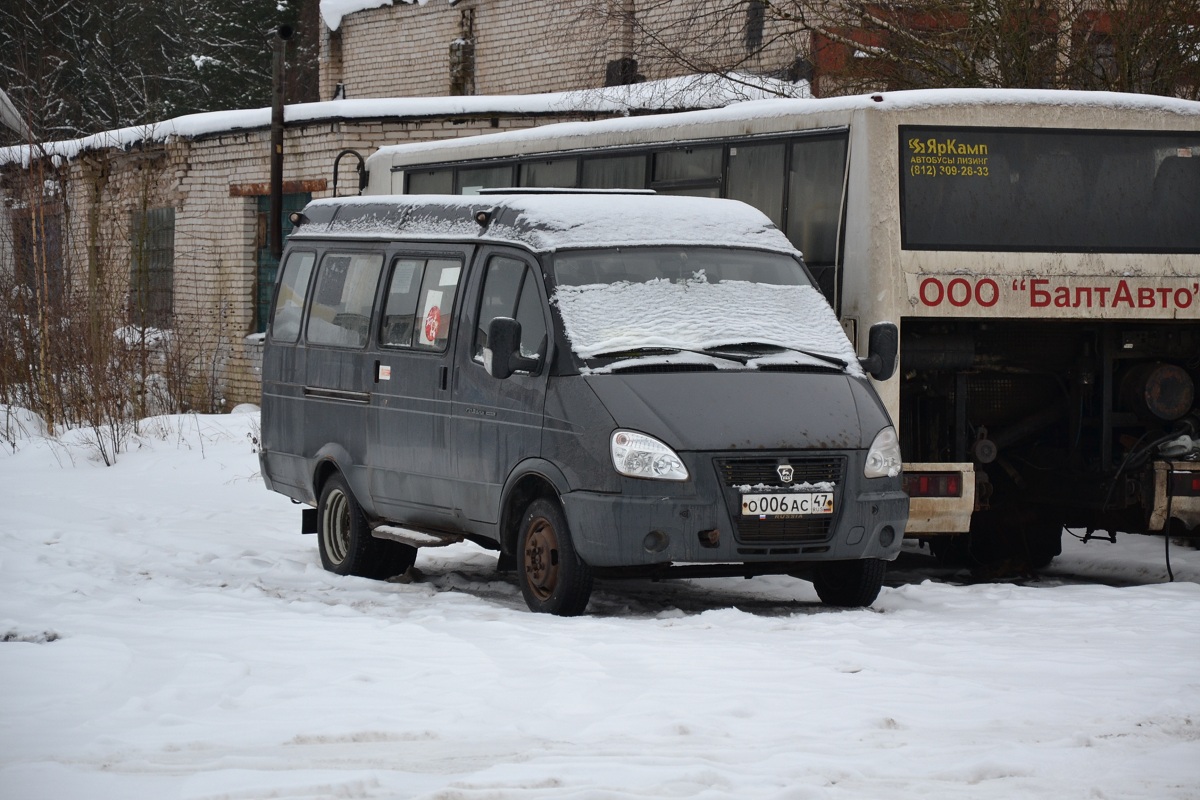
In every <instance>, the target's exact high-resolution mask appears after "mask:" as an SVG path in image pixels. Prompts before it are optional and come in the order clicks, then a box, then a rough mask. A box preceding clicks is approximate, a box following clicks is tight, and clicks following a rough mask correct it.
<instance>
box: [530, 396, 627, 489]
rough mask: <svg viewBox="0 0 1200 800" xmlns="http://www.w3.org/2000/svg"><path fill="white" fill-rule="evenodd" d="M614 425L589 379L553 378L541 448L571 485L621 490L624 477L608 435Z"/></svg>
mask: <svg viewBox="0 0 1200 800" xmlns="http://www.w3.org/2000/svg"><path fill="white" fill-rule="evenodd" d="M615 428H616V423H615V422H613V418H612V415H611V414H609V413H608V409H607V408H605V406H604V403H602V402H600V398H599V397H597V396H596V392H595V391H594V390H593V388H592V385H591V382H590V381H589V379H588V378H585V377H582V376H579V375H564V376H557V377H555V378H554V379H553V380H551V381H550V385H549V387H548V388H547V390H546V415H545V427H544V429H543V432H542V451H543V453H544V454H545V457H546V458H547V459H548V460H550V461H552V462H554V463H555V464H557V465H558V466H559V467H560V468H561V470H562V474H563V476H564V478H565V479H566V481H567V483H568V485H569V486H570V488H572V489H582V488H586V489H588V490H589V491H593V492H608V493H612V494H616V493H618V492H620V491H621V481H622V478H621V476H620V474H618V473H617V471H616V470H615V469H613V465H612V456H611V455H609V437H610V435H611V434H612V431H613V430H614V429H615Z"/></svg>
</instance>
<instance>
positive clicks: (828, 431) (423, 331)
mask: <svg viewBox="0 0 1200 800" xmlns="http://www.w3.org/2000/svg"><path fill="white" fill-rule="evenodd" d="M295 222H297V223H298V225H297V227H296V228H295V230H294V232H293V233H292V235H291V237H290V238H289V241H288V245H287V249H286V251H285V253H284V257H283V261H282V267H281V269H280V274H279V280H278V284H277V287H276V297H275V306H274V311H273V317H272V320H271V325H270V328H269V332H268V335H267V339H266V345H265V350H264V357H263V399H262V452H261V456H260V457H261V462H262V475H263V478H264V480H265V482H266V484H267V486H268V488H270V489H273V490H275V491H277V492H281V493H283V494H285V495H287V496H289V497H291V498H293V499H294V500H296V501H298V502H301V503H305V504H308V505H310V506H313V508H311V509H308V510H306V512H305V514H304V515H303V530H305V532H314V533H317V534H318V536H317V539H318V542H319V550H320V556H321V561H322V564H323V565H324V566H325V568H326V569H329V570H332V571H333V572H336V573H339V574H344V575H359V576H366V577H376V578H386V577H389V576H392V575H396V574H399V573H402V572H404V571H405V570H406V569H407V568H408V567H409V566H411V565H412V564H413V561H414V559H415V557H416V553H417V547H419V546H423V545H436V544H446V543H450V542H455V541H460V540H464V539H466V540H471V541H473V542H476V543H478V544H480V545H482V546H484V547H487V548H491V549H494V550H498V551H499V566H500V567H501V568H515V570H516V573H517V577H518V583H519V584H520V587H521V591H522V594H523V595H524V598H525V600H526V602H527V604H528V605H529V607H530V608H531V609H532V610H534V611H542V612H549V613H554V614H561V615H572V614H578V613H581V612H582V611H583V610H584V609H585V608H586V606H587V602H588V598H589V596H590V593H591V591H592V586H593V580H594V579H597V578H599V579H605V578H616V577H622V576H663V577H666V576H675V575H678V576H687V577H694V576H718V575H746V576H752V575H759V574H767V573H785V574H795V575H800V576H804V577H810V578H811V579H812V580H813V582H814V583H815V585H816V588H817V592H818V594H819V596H820V598H821V600H822V601H823V602H825V603H828V604H831V605H843V606H856V605H866V604H869V603H871V602H872V601H873V600H874V599H875V597H876V595H877V594H878V591H879V588H880V586H881V584H882V581H883V576H884V570H885V565H886V562H887V561H888V560H891V559H894V558H895V557H896V555H897V553H898V552H899V548H900V543H901V537H902V533H903V531H904V525H905V522H906V518H907V513H908V499H907V497H906V495H905V494H904V493H903V491H902V490H901V476H900V464H901V459H900V452H899V447H898V444H897V439H896V435H895V431H894V429H893V427H892V424H891V421H890V420H889V419H888V416H887V413H886V412H885V410H884V408H883V405H882V404H881V402H880V400H879V398H878V397H877V396H876V393H875V391H874V389H873V388H872V385H871V381H870V380H869V379H868V373H869V374H870V375H871V376H873V377H874V378H875V379H877V380H887V379H888V378H889V377H890V375H891V372H892V370H893V365H894V363H895V357H896V333H895V327H894V326H892V325H889V324H882V325H879V326H876V328H875V329H873V330H872V332H871V337H870V339H871V345H870V352H869V353H868V355H867V356H865V357H863V358H859V357H858V356H857V355H856V353H855V352H854V350H853V348H852V347H851V345H850V343H849V341H848V340H847V339H846V337H845V335H844V334H843V332H842V330H841V328H840V326H839V324H838V322H837V319H836V318H835V316H834V314H833V312H832V310H831V309H830V308H829V306H828V305H827V303H826V302H825V300H824V298H823V297H822V296H821V294H820V292H819V291H817V289H816V288H814V286H813V281H812V278H811V275H810V274H809V273H808V271H807V269H806V268H805V266H804V263H803V260H802V258H801V255H800V254H799V253H798V252H797V251H796V250H795V249H794V248H793V247H792V245H791V244H790V243H789V242H788V240H787V239H786V238H785V237H784V236H783V235H782V234H781V233H780V232H779V231H778V230H776V229H775V228H774V226H773V225H772V224H771V222H770V220H769V219H768V218H767V217H765V216H764V215H762V214H761V213H760V212H758V211H756V210H754V209H752V208H751V207H750V206H747V205H744V204H742V203H738V202H735V201H731V200H715V199H705V198H693V197H665V196H656V195H649V194H612V193H591V194H583V193H579V194H569V193H562V194H536V193H530V194H519V193H510V194H503V195H500V194H497V195H482V196H474V197H453V196H403V197H399V196H397V197H361V198H349V199H337V200H325V201H317V202H314V203H311V204H310V205H309V206H308V207H307V208H306V209H305V210H304V211H303V212H302V214H300V215H297V216H296V217H295Z"/></svg>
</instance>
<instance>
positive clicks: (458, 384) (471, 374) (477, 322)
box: [454, 251, 549, 523]
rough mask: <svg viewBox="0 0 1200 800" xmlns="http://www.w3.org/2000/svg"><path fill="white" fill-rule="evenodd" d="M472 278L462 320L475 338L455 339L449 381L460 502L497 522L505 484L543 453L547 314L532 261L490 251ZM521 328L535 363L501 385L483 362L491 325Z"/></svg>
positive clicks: (478, 518) (470, 513) (472, 513)
mask: <svg viewBox="0 0 1200 800" xmlns="http://www.w3.org/2000/svg"><path fill="white" fill-rule="evenodd" d="M480 263H482V264H484V265H485V269H483V270H476V274H475V277H474V279H473V280H472V289H471V294H470V297H471V298H473V299H474V302H472V303H470V304H469V309H470V310H469V315H470V319H469V320H467V321H468V322H469V323H470V324H471V325H472V328H473V330H474V335H466V334H467V330H466V329H465V328H464V331H463V335H460V336H459V337H458V345H457V348H458V356H457V358H456V360H455V363H456V364H457V365H458V366H457V369H456V375H455V381H454V441H455V448H454V451H455V458H456V459H457V472H458V480H459V492H460V499H461V501H462V504H463V511H464V513H465V514H466V516H467V518H468V519H470V520H473V521H475V522H485V523H495V522H497V521H499V518H500V493H501V491H502V489H503V488H504V482H505V480H506V479H507V478H508V476H509V474H510V473H511V472H512V471H513V469H514V468H516V466H517V465H518V464H520V463H521V461H522V460H524V459H527V458H535V457H537V456H539V455H540V454H541V444H542V419H543V409H544V406H545V401H546V380H547V373H548V369H547V353H548V352H549V344H548V337H547V331H548V330H549V313H548V309H547V306H546V297H545V294H546V289H545V285H544V283H543V281H542V279H541V277H542V272H541V270H540V269H539V268H538V266H537V264H536V263H535V262H534V261H533V260H532V259H531V258H529V257H527V256H526V255H525V254H522V253H518V252H516V251H512V252H502V251H490V252H487V253H485V254H484V255H483V257H482V259H481V261H480ZM496 317H512V318H513V319H516V320H517V321H518V322H520V323H521V353H522V355H525V356H529V357H534V358H537V360H538V366H537V368H536V369H534V370H533V371H532V372H516V373H514V374H513V375H511V376H510V377H508V378H506V379H504V380H497V379H495V378H493V377H492V376H491V375H489V374H488V372H487V369H486V368H485V367H484V363H483V348H484V346H485V345H486V344H487V329H488V325H489V323H491V321H492V320H493V319H494V318H496Z"/></svg>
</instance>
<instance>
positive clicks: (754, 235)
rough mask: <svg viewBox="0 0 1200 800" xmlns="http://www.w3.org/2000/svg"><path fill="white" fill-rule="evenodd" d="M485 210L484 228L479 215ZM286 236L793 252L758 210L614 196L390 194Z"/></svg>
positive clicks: (546, 248)
mask: <svg viewBox="0 0 1200 800" xmlns="http://www.w3.org/2000/svg"><path fill="white" fill-rule="evenodd" d="M484 210H489V211H491V222H490V223H489V224H488V225H487V226H486V227H483V226H481V225H480V224H479V223H477V222H476V221H475V213H476V212H478V211H484ZM305 214H306V215H308V216H309V217H310V218H311V219H312V220H313V222H311V223H308V224H306V225H304V226H303V227H301V228H298V229H296V230H295V231H294V232H293V233H292V237H293V238H295V237H303V238H309V237H314V238H318V237H323V236H329V235H336V236H339V237H343V236H353V237H362V238H403V239H456V240H463V239H467V240H472V241H477V240H503V241H517V242H521V243H522V244H524V245H526V246H527V247H529V248H530V249H532V250H535V251H537V252H552V251H554V250H560V249H568V248H586V247H630V246H635V245H665V244H689V245H701V246H717V247H748V248H755V249H759V250H773V251H776V252H784V253H796V252H797V251H796V248H795V247H794V246H793V245H792V243H791V242H789V241H788V239H787V237H786V236H784V235H783V233H782V232H780V230H779V229H778V228H776V227H775V226H774V224H772V222H771V220H770V219H769V218H767V216H766V215H765V214H763V213H762V212H761V211H759V210H757V209H755V208H753V207H751V206H749V205H747V204H745V203H742V202H739V201H737V200H718V199H714V198H706V197H676V196H668V195H654V194H624V193H619V192H597V193H584V192H578V193H571V192H562V193H559V192H555V193H548V194H519V193H518V194H495V195H492V194H488V195H465V196H464V195H396V196H386V195H385V196H366V197H351V198H338V199H336V200H332V199H331V200H314V201H313V202H312V203H310V204H309V205H308V207H307V208H306V209H305Z"/></svg>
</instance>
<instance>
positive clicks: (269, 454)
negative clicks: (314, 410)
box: [259, 344, 316, 503]
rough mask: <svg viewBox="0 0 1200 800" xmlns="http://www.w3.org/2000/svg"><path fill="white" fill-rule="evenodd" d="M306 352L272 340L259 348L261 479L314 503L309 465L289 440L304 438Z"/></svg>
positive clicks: (292, 345) (277, 488) (302, 348)
mask: <svg viewBox="0 0 1200 800" xmlns="http://www.w3.org/2000/svg"><path fill="white" fill-rule="evenodd" d="M306 356H307V352H306V350H305V348H304V346H303V345H301V344H275V345H273V346H272V347H268V348H265V350H264V352H263V397H262V405H263V408H264V410H265V413H263V414H262V420H263V422H262V450H261V453H260V456H259V460H260V464H261V467H262V475H263V479H264V480H265V481H267V482H268V485H269V486H270V488H271V489H273V490H274V491H277V492H281V493H282V494H285V495H287V496H288V497H290V498H292V499H293V500H299V501H301V502H307V503H315V502H316V496H315V495H314V494H313V490H312V468H311V463H310V460H309V459H308V458H305V456H304V454H303V453H298V452H295V451H294V450H293V449H292V447H293V443H295V442H301V441H303V439H304V427H305V426H304V415H305V408H306V407H307V405H308V404H307V403H306V402H305V398H304V381H303V380H302V376H304V374H305V370H306V367H305V365H306V362H307V358H306Z"/></svg>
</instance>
